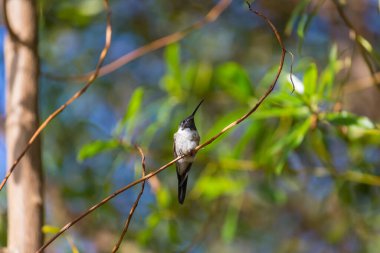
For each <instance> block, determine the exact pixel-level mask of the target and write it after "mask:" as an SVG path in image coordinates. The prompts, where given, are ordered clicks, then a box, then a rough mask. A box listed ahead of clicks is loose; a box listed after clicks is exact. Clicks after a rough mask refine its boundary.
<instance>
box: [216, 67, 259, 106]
mask: <svg viewBox="0 0 380 253" xmlns="http://www.w3.org/2000/svg"><path fill="white" fill-rule="evenodd" d="M215 83H216V84H217V85H220V86H221V87H222V88H223V89H224V90H225V91H226V92H227V93H228V94H230V95H231V96H232V97H233V98H235V99H237V100H239V101H241V102H246V101H247V99H248V98H249V97H251V96H252V88H251V83H250V80H249V77H248V74H247V72H246V71H245V70H244V69H243V68H242V67H241V66H240V65H239V64H237V63H234V62H228V63H224V64H222V65H220V66H218V67H217V68H216V71H215Z"/></svg>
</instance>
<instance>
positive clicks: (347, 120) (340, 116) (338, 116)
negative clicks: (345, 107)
mask: <svg viewBox="0 0 380 253" xmlns="http://www.w3.org/2000/svg"><path fill="white" fill-rule="evenodd" d="M326 120H327V121H329V122H330V123H331V124H333V125H336V126H351V125H356V124H358V120H359V117H358V116H356V115H353V114H351V113H348V112H345V111H343V112H333V113H328V114H327V115H326Z"/></svg>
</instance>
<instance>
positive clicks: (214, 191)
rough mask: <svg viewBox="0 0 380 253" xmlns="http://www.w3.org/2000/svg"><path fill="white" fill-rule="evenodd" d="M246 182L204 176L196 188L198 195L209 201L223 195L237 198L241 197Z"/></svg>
mask: <svg viewBox="0 0 380 253" xmlns="http://www.w3.org/2000/svg"><path fill="white" fill-rule="evenodd" d="M246 184H247V183H246V181H244V180H242V179H240V180H238V179H233V178H230V177H226V176H224V177H222V176H215V175H213V176H203V177H201V178H200V179H199V180H198V182H197V185H196V187H194V189H195V191H196V193H198V194H200V195H203V196H204V197H205V198H206V199H208V200H213V199H216V198H218V197H220V196H222V195H226V196H236V195H239V194H240V193H241V192H242V191H243V190H244V188H245V186H246Z"/></svg>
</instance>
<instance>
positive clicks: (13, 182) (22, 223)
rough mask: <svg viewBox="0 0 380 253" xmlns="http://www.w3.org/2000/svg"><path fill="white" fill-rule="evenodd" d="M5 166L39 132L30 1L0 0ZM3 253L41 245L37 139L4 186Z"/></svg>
mask: <svg viewBox="0 0 380 253" xmlns="http://www.w3.org/2000/svg"><path fill="white" fill-rule="evenodd" d="M3 1H5V2H4V13H5V15H4V17H5V23H6V24H7V26H8V36H7V37H6V40H5V64H6V78H7V80H6V81H7V93H6V95H7V96H6V101H7V102H6V106H7V109H6V123H5V131H6V143H7V161H8V165H9V164H12V163H13V162H14V160H15V159H16V158H17V156H18V155H19V154H20V153H21V151H22V149H23V148H24V147H25V145H26V143H27V141H28V140H29V138H30V137H31V136H32V134H33V132H34V131H35V130H36V129H37V127H38V124H39V123H38V103H37V101H38V97H37V96H38V74H39V61H38V50H37V41H38V26H37V10H36V7H37V6H36V1H35V0H3ZM7 196H8V197H7V199H8V246H7V248H8V251H9V252H20V253H24V252H28V253H30V252H35V251H36V250H37V249H38V248H40V246H41V244H42V240H43V236H42V231H41V227H42V219H43V196H42V168H41V147H40V140H39V139H38V140H37V141H36V142H35V143H34V144H33V146H32V147H31V149H30V150H29V151H28V152H27V153H26V155H25V156H24V157H23V159H22V160H21V162H20V163H19V164H18V166H17V167H16V169H15V171H14V173H13V175H12V176H11V177H10V178H9V181H8V185H7Z"/></svg>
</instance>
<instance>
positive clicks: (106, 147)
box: [77, 139, 120, 162]
mask: <svg viewBox="0 0 380 253" xmlns="http://www.w3.org/2000/svg"><path fill="white" fill-rule="evenodd" d="M118 147H120V143H119V141H118V140H114V139H113V140H105V141H102V140H97V141H94V142H90V143H87V144H85V145H84V146H83V147H82V148H81V149H80V151H79V153H78V156H77V160H78V161H80V162H81V161H83V160H85V159H88V158H91V157H94V156H96V155H98V154H100V153H103V152H106V151H110V150H113V149H116V148H118Z"/></svg>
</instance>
